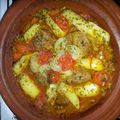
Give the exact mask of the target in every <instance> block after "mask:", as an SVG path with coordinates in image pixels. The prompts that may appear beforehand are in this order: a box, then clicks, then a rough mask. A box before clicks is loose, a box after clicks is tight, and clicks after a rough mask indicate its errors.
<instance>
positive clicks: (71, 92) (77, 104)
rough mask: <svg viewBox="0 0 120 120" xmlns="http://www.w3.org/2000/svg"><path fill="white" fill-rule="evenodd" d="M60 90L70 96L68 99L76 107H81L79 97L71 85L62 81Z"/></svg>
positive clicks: (67, 96)
mask: <svg viewBox="0 0 120 120" xmlns="http://www.w3.org/2000/svg"><path fill="white" fill-rule="evenodd" d="M58 92H59V93H60V94H63V95H64V96H65V97H66V98H68V100H69V101H70V102H71V103H72V104H73V106H74V107H75V108H76V109H79V108H80V101H79V98H78V97H77V95H76V94H75V92H74V89H73V88H72V87H71V86H69V85H67V84H65V83H61V84H60V86H59V88H58Z"/></svg>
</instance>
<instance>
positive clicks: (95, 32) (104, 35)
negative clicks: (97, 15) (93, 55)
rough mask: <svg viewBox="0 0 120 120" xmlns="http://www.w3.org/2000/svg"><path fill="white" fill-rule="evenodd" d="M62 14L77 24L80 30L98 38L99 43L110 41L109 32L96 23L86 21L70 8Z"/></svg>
mask: <svg viewBox="0 0 120 120" xmlns="http://www.w3.org/2000/svg"><path fill="white" fill-rule="evenodd" d="M62 15H63V16H64V17H66V19H68V21H69V23H70V24H73V25H75V26H76V28H77V29H78V30H80V31H81V32H83V33H86V34H88V35H90V36H92V37H93V38H95V40H97V41H98V43H99V44H101V43H105V44H108V43H109V41H110V35H109V33H108V32H107V31H105V30H103V29H102V28H100V27H99V26H98V25H96V24H95V23H93V22H88V21H86V20H85V19H84V18H82V17H81V16H80V15H78V14H77V13H75V12H73V11H72V10H69V9H66V10H64V11H63V12H62Z"/></svg>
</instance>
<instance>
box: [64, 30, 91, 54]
mask: <svg viewBox="0 0 120 120" xmlns="http://www.w3.org/2000/svg"><path fill="white" fill-rule="evenodd" d="M66 37H67V39H68V41H69V43H70V44H74V45H76V46H77V47H79V49H80V50H81V51H82V53H83V56H85V55H86V54H88V53H89V52H90V51H91V50H92V47H91V43H90V41H89V40H88V39H87V36H86V35H85V34H84V33H82V32H80V31H74V32H72V33H70V34H68V35H67V36H66Z"/></svg>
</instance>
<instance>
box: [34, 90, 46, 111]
mask: <svg viewBox="0 0 120 120" xmlns="http://www.w3.org/2000/svg"><path fill="white" fill-rule="evenodd" d="M45 102H46V96H45V92H44V91H41V92H40V95H39V96H38V97H37V98H36V100H35V106H36V107H37V108H39V109H40V108H41V107H42V106H43V104H44V103H45Z"/></svg>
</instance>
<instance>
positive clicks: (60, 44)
mask: <svg viewBox="0 0 120 120" xmlns="http://www.w3.org/2000/svg"><path fill="white" fill-rule="evenodd" d="M66 45H67V40H66V38H65V37H63V38H59V39H58V40H57V41H56V43H55V46H54V48H55V50H56V51H59V50H64V49H65V48H66Z"/></svg>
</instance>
